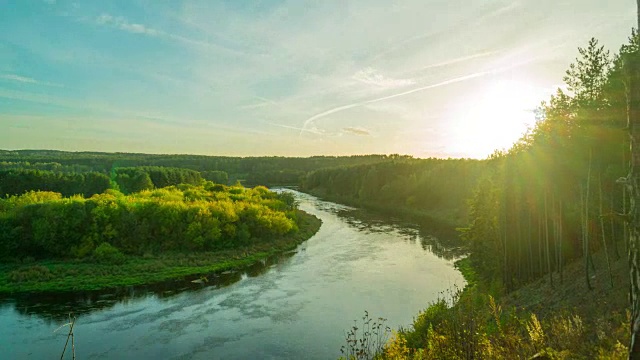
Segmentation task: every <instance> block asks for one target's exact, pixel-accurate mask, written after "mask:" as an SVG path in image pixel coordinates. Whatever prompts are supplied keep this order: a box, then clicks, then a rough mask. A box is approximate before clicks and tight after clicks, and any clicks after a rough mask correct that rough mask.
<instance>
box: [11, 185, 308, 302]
mask: <svg viewBox="0 0 640 360" xmlns="http://www.w3.org/2000/svg"><path fill="white" fill-rule="evenodd" d="M181 187H182V189H179V188H176V187H170V188H165V189H158V190H154V191H147V192H146V193H145V192H142V193H139V194H132V195H128V196H125V195H122V194H119V193H115V194H114V193H111V194H100V195H95V196H94V197H92V198H89V199H84V198H81V197H75V198H61V197H60V196H59V195H56V194H53V193H40V192H30V193H27V194H25V195H22V196H14V197H9V198H7V199H3V200H0V201H2V204H0V210H1V211H0V227H3V229H2V230H5V231H4V232H3V233H4V234H5V235H4V237H3V238H2V239H0V246H2V247H5V248H13V252H12V254H14V255H17V254H19V255H18V256H15V257H14V258H12V259H4V260H3V261H2V262H1V263H0V295H3V296H7V295H11V294H20V293H28V292H38V293H42V292H74V291H95V290H105V289H110V288H114V289H115V288H121V287H127V286H136V285H150V284H154V283H159V282H164V281H168V280H173V279H176V280H178V279H185V278H190V277H191V278H193V277H200V278H199V280H196V281H202V282H207V276H211V275H212V274H214V273H222V272H225V271H229V270H236V269H240V268H244V267H247V266H249V265H252V264H254V263H256V262H258V261H261V260H263V259H266V258H268V257H270V256H272V255H276V254H281V253H285V252H288V251H291V250H294V249H295V248H296V247H297V246H298V245H299V244H301V243H302V242H304V241H306V240H307V239H309V238H310V237H312V236H313V235H314V234H315V233H316V232H317V231H318V229H319V228H320V225H321V221H320V219H318V218H317V217H315V216H313V215H310V214H307V213H305V212H303V211H301V210H299V209H297V208H296V207H295V204H294V202H293V197H292V196H291V194H285V195H280V194H275V193H273V192H271V191H268V190H267V189H266V188H264V187H256V188H254V189H245V188H243V187H240V186H236V187H226V186H222V185H213V184H210V185H208V187H209V188H208V190H207V189H205V188H206V187H207V186H205V187H194V186H181ZM154 194H155V195H156V196H155V197H154ZM189 196H190V197H191V198H190V199H186V198H185V197H187V198H188V197H189ZM234 196H235V199H232V197H234ZM159 198H160V199H163V200H158V199H159ZM196 198H197V199H196ZM70 207H71V208H72V209H74V210H75V212H76V215H77V216H76V218H74V221H76V222H77V224H79V225H78V226H80V228H75V229H74V228H73V227H72V228H70V229H69V225H70V224H68V220H71V219H70V218H69V217H65V210H68V209H69V208H70ZM152 208H153V210H154V211H151V209H152ZM80 209H83V210H84V211H80ZM106 209H110V210H111V211H112V213H111V217H110V218H108V219H107V218H105V217H104V216H102V215H104V212H102V211H101V210H106ZM216 209H217V210H220V211H219V212H216ZM116 210H117V211H116ZM207 210H208V211H209V213H207V212H206V211H207ZM163 213H164V214H165V216H169V215H173V218H172V220H171V219H169V218H167V217H164V218H163V217H162V214H163ZM46 214H49V215H51V216H60V217H59V218H51V217H47V215H46ZM56 214H57V215H56ZM78 214H83V215H78ZM78 216H79V218H78ZM101 216H102V217H101ZM46 219H50V220H51V221H50V222H48V223H47V224H46V226H47V227H46V229H45V230H46V231H44V232H40V234H49V235H51V236H52V237H50V238H49V237H48V236H49V235H47V236H45V235H38V233H39V231H38V228H39V227H44V226H45V225H43V222H46ZM124 219H129V220H131V221H134V222H135V223H136V224H137V225H136V227H138V228H146V229H147V231H149V232H148V234H143V233H140V232H139V231H136V230H134V229H133V227H132V225H131V224H126V223H125V224H119V223H120V222H122V221H124ZM153 219H156V220H157V221H158V222H159V223H158V224H156V226H152V225H153V224H148V222H150V221H151V220H153ZM225 219H226V220H225ZM96 221H105V223H103V224H100V225H101V226H100V227H99V228H100V229H109V231H111V233H110V234H104V233H102V234H99V235H96V234H95V228H97V227H94V228H93V229H92V227H91V226H88V225H89V224H92V223H94V224H95V222H96ZM161 222H164V223H165V224H164V226H165V227H164V228H163V229H165V230H164V231H169V229H170V230H171V231H172V232H173V233H172V234H166V236H164V238H163V239H162V240H159V238H161V237H163V235H162V234H161V233H160V234H156V233H153V232H152V231H151V229H154V228H158V229H160V228H161V224H160V223H161ZM172 222H173V223H172ZM145 224H146V225H145ZM61 229H69V230H70V232H73V234H74V236H75V237H76V238H75V239H68V238H67V239H66V240H67V243H66V244H65V245H66V246H62V247H58V248H54V247H53V245H54V243H55V244H58V243H59V241H58V240H59V238H58V237H55V235H56V234H61V233H60V232H59V231H60V230H61ZM41 230H42V229H41ZM21 231H24V234H21V233H20V232H21ZM29 234H31V236H28V235H29ZM12 235H13V236H12ZM92 236H94V237H92ZM12 240H16V241H18V242H19V243H16V242H15V241H14V242H12ZM47 240H51V242H47ZM183 249H184V250H183ZM185 250H186V251H185ZM6 253H7V252H5V254H6ZM64 254H66V256H64Z"/></svg>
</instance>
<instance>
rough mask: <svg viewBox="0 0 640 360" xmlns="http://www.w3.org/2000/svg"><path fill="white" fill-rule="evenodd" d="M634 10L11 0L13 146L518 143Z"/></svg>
mask: <svg viewBox="0 0 640 360" xmlns="http://www.w3.org/2000/svg"><path fill="white" fill-rule="evenodd" d="M635 14H636V1H634V0H606V1H602V0H406V1H391V0H387V1H378V0H339V1H332V0H323V1H317V0H314V1H305V0H291V1H275V0H265V1H248V0H247V1H235V0H233V1H231V0H229V1H214V0H193V1H191V0H125V1H77V0H75V1H74V0H0V149H59V150H69V151H109V152H112V151H119V152H144V153H180V154H186V153H188V154H205V155H231V156H261V155H277V156H311V155H351V154H372V153H375V154H393V153H397V154H409V155H413V156H415V157H421V158H424V157H473V158H483V157H486V156H487V155H489V154H490V153H492V152H493V150H494V149H500V148H508V147H509V146H510V145H511V144H512V143H513V142H514V141H515V140H517V139H518V138H519V137H520V136H521V135H522V133H523V132H524V131H525V130H526V128H527V126H531V125H533V123H534V121H535V120H534V112H533V110H534V109H535V108H536V106H538V105H539V104H540V102H541V101H543V100H548V98H549V96H550V95H551V94H552V93H554V92H555V89H557V88H558V87H561V86H562V77H563V75H564V73H565V71H566V69H567V68H568V66H569V64H570V63H571V62H573V61H574V60H575V58H576V56H577V55H578V51H577V49H578V47H584V46H586V44H587V42H588V40H589V39H590V38H591V37H595V38H597V39H598V40H599V41H600V43H601V44H603V45H605V47H606V48H607V49H610V50H611V51H612V52H617V51H618V49H619V47H620V46H621V45H622V44H623V43H625V42H627V39H628V37H629V35H630V33H631V28H632V27H633V26H634V21H635V19H636V15H635Z"/></svg>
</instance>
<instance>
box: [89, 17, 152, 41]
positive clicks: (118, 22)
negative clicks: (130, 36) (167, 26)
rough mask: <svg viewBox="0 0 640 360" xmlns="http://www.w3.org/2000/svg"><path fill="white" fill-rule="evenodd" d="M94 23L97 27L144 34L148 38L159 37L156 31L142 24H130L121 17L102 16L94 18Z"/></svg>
mask: <svg viewBox="0 0 640 360" xmlns="http://www.w3.org/2000/svg"><path fill="white" fill-rule="evenodd" d="M96 22H97V23H98V24H99V25H108V26H114V27H116V28H118V29H120V30H123V31H127V32H130V33H134V34H145V35H150V36H158V35H161V32H160V31H158V30H155V29H152V28H149V27H146V26H144V25H142V24H135V23H130V22H128V21H127V20H126V19H125V18H123V17H121V16H118V17H114V16H112V15H109V14H102V15H100V16H98V17H97V18H96Z"/></svg>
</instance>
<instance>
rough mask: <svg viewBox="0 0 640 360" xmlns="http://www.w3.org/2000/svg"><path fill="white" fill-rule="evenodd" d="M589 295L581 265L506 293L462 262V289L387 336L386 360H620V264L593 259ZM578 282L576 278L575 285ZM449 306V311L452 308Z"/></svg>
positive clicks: (624, 339) (624, 337)
mask: <svg viewBox="0 0 640 360" xmlns="http://www.w3.org/2000/svg"><path fill="white" fill-rule="evenodd" d="M593 260H594V263H595V267H596V268H595V271H594V272H593V276H592V278H591V285H592V289H589V288H588V287H587V284H586V282H585V281H584V279H583V271H584V269H583V266H584V264H583V263H582V262H581V261H576V262H574V263H571V264H568V265H567V266H566V267H565V271H564V274H563V279H562V280H563V281H561V279H560V275H559V274H558V273H555V274H553V277H554V283H553V284H551V282H550V279H549V277H548V276H547V277H544V278H540V279H539V280H537V281H534V282H532V283H529V284H526V285H524V286H521V287H519V288H518V289H517V290H515V291H511V292H505V291H504V290H503V289H502V288H501V287H500V286H499V284H498V283H497V282H493V283H492V282H490V281H487V279H481V278H479V277H478V276H477V275H476V274H475V272H474V271H473V268H472V267H471V264H470V263H469V261H468V260H467V259H463V260H460V261H458V262H457V263H456V267H457V268H458V269H459V270H460V271H461V272H462V274H463V275H464V276H465V278H466V279H467V281H468V282H469V285H468V286H467V287H466V288H465V289H464V290H461V289H454V290H451V291H449V292H447V293H446V294H444V295H443V296H442V298H441V299H439V300H438V301H436V302H434V303H433V304H430V305H429V306H428V307H427V308H426V309H425V310H424V311H422V312H420V313H419V314H418V315H417V316H416V318H415V320H414V322H413V324H411V326H409V327H408V328H406V329H401V330H400V331H399V332H398V333H396V334H394V336H393V337H392V339H391V340H390V341H389V343H388V344H387V345H386V348H385V352H384V354H383V355H382V358H385V359H422V360H424V359H469V358H479V359H531V358H540V359H626V358H627V347H626V345H627V344H628V341H629V334H628V329H629V314H628V311H627V309H628V307H629V305H628V299H627V293H628V283H629V272H628V265H627V262H626V259H624V258H620V259H617V260H616V259H612V260H611V273H609V271H608V269H607V267H606V266H605V264H606V258H605V255H604V254H603V252H599V253H596V254H594V255H593ZM578 279H579V280H578ZM452 303H453V304H454V305H453V306H451V304H452Z"/></svg>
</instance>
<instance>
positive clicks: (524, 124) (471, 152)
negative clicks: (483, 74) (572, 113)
mask: <svg viewBox="0 0 640 360" xmlns="http://www.w3.org/2000/svg"><path fill="white" fill-rule="evenodd" d="M535 90H536V89H535V88H534V87H533V86H531V85H528V84H527V83H524V82H516V81H498V82H494V83H490V84H489V85H487V86H486V87H484V88H482V89H480V90H479V91H478V92H476V94H475V97H473V98H470V99H467V100H464V101H463V102H462V103H463V104H467V105H466V106H464V107H463V108H461V109H457V110H456V111H455V113H453V114H452V116H451V118H452V120H453V121H452V123H451V124H452V126H451V128H450V131H451V143H450V146H449V150H450V151H451V153H455V154H459V155H460V156H464V157H472V158H485V157H487V156H488V155H490V154H491V153H493V151H494V150H496V149H508V148H510V147H511V145H513V144H514V143H515V142H516V141H517V140H518V139H519V138H520V137H521V136H522V135H523V134H524V133H525V131H526V130H527V128H529V127H531V126H533V124H534V123H535V114H534V113H533V110H534V109H535V108H536V106H537V105H539V104H540V101H541V100H542V99H544V95H543V94H540V93H539V91H538V92H537V91H535Z"/></svg>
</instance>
